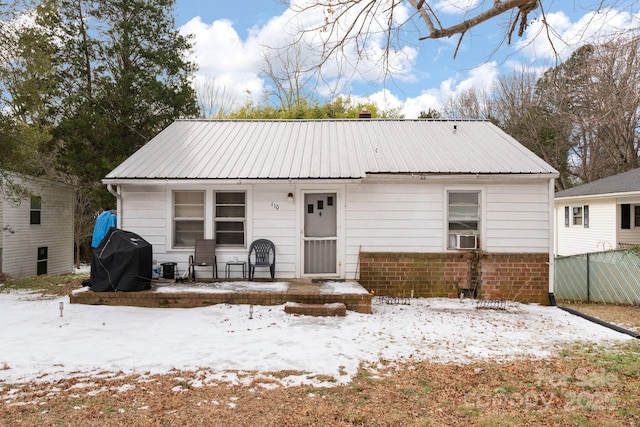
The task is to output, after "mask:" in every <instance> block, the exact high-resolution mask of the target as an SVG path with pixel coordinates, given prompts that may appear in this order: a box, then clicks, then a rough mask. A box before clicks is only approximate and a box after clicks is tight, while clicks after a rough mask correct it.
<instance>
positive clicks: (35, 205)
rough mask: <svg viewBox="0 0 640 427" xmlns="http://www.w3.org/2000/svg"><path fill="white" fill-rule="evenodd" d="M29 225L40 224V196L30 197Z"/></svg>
mask: <svg viewBox="0 0 640 427" xmlns="http://www.w3.org/2000/svg"><path fill="white" fill-rule="evenodd" d="M30 216H31V219H30V222H31V224H40V221H41V217H42V198H41V197H40V196H31V211H30Z"/></svg>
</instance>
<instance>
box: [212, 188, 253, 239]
mask: <svg viewBox="0 0 640 427" xmlns="http://www.w3.org/2000/svg"><path fill="white" fill-rule="evenodd" d="M215 198H216V209H215V225H214V226H215V239H216V245H229V246H244V245H245V224H246V212H247V209H246V207H247V206H246V193H244V192H217V193H215Z"/></svg>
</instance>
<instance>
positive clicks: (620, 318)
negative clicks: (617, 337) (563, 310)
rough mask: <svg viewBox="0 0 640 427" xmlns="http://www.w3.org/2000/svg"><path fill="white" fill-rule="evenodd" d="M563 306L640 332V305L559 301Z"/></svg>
mask: <svg viewBox="0 0 640 427" xmlns="http://www.w3.org/2000/svg"><path fill="white" fill-rule="evenodd" d="M558 305H559V306H561V307H567V308H571V309H574V310H577V311H579V312H581V313H584V314H587V315H589V316H592V317H596V318H598V319H600V320H604V321H605V322H609V323H612V324H615V325H618V326H621V327H623V328H626V329H629V330H632V331H635V332H640V307H639V306H637V305H621V304H620V305H619V304H587V303H584V304H581V303H564V302H558Z"/></svg>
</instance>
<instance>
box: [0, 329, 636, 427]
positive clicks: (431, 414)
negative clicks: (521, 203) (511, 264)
mask: <svg viewBox="0 0 640 427" xmlns="http://www.w3.org/2000/svg"><path fill="white" fill-rule="evenodd" d="M639 356H640V342H639V341H637V340H631V341H629V342H627V343H626V344H624V345H620V346H615V347H606V346H594V345H574V346H571V347H567V348H566V349H565V350H564V355H563V356H560V355H557V356H554V357H551V358H549V359H546V360H528V359H526V360H517V361H511V362H504V363H500V362H482V363H474V364H470V365H458V364H437V363H430V362H427V361H425V362H407V363H404V364H402V363H401V364H400V365H398V366H393V367H391V366H389V367H387V368H385V369H383V370H382V371H380V370H378V371H377V375H376V376H375V377H373V376H371V375H370V374H369V372H368V371H367V367H366V366H363V367H361V368H360V371H359V372H358V374H357V375H355V376H354V378H353V381H352V382H351V383H350V384H346V385H340V386H335V387H328V388H314V389H313V390H312V392H310V391H311V390H310V389H309V387H308V386H299V387H288V388H283V387H277V388H262V387H253V386H242V385H238V384H235V385H234V384H228V383H223V382H219V383H207V384H206V385H201V386H200V385H199V386H198V387H194V386H193V381H194V380H195V379H196V378H195V377H194V376H195V375H197V374H196V373H193V372H186V371H185V372H180V371H176V372H173V373H171V374H166V375H155V376H144V377H143V376H128V377H112V378H104V379H100V378H94V379H88V378H85V379H82V378H66V379H62V380H60V381H57V382H55V383H51V384H46V383H45V384H42V383H28V384H17V385H16V384H13V386H12V387H13V391H12V392H10V391H9V390H10V389H8V388H7V389H3V388H1V387H0V399H1V400H2V401H3V402H4V407H3V416H2V419H3V422H5V423H7V425H14V426H27V425H35V424H37V423H40V424H42V425H55V423H56V422H58V421H59V420H64V421H65V424H64V425H94V426H134V425H176V426H177V425H185V422H187V421H188V424H189V425H194V426H206V425H225V426H325V425H331V426H353V425H366V426H390V425H403V426H445V425H446V426H458V425H460V426H462V425H464V426H519V425H531V426H549V425H552V426H553V425H556V426H566V425H579V426H627V425H628V426H633V425H639V424H640V409H639V408H640V381H639V377H638V375H639V374H640V357H639ZM88 383H91V384H88ZM124 384H128V385H129V386H130V387H126V388H123V387H122V386H123V385H124ZM176 384H177V385H180V386H181V390H175V387H176ZM16 388H18V389H19V390H18V391H16V390H15V389H16ZM425 388H428V392H426V393H425V392H424V390H425ZM100 389H103V390H105V391H103V392H101V393H96V391H97V390H100ZM119 390H122V391H119Z"/></svg>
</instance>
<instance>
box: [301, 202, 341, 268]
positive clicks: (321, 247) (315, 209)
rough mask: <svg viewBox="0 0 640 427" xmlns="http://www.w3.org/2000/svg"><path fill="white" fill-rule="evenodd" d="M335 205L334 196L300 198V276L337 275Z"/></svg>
mask: <svg viewBox="0 0 640 427" xmlns="http://www.w3.org/2000/svg"><path fill="white" fill-rule="evenodd" d="M336 205H337V200H336V193H307V194H305V195H304V236H303V243H304V274H315V275H326V274H331V275H335V274H336V273H337V269H336V259H337V258H336V257H337V254H336V248H337V241H338V236H337V228H338V227H337V210H336Z"/></svg>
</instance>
